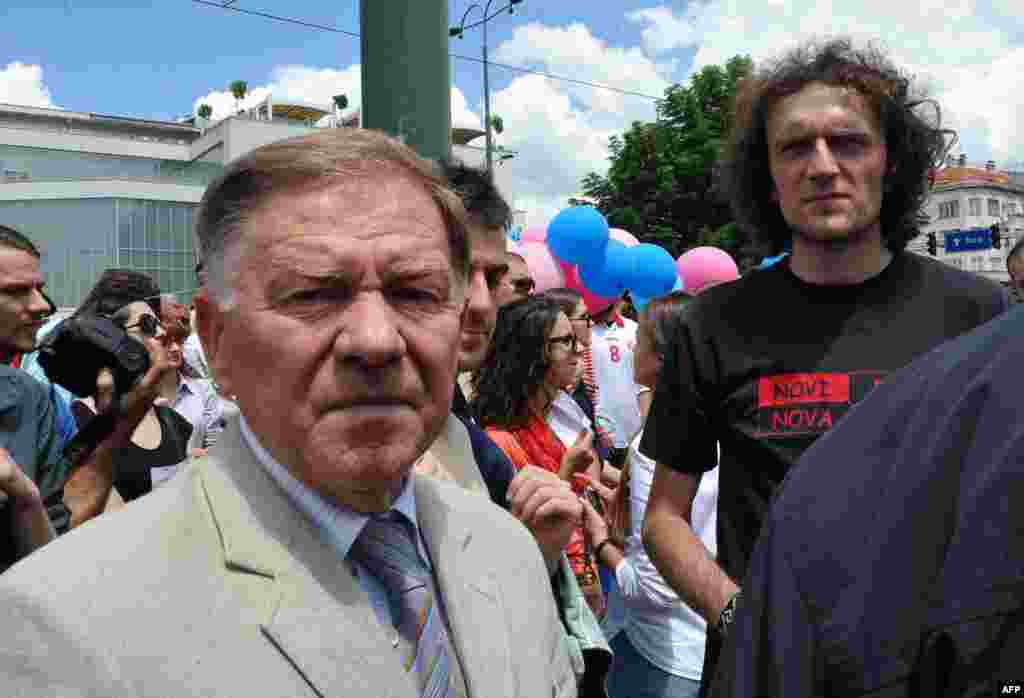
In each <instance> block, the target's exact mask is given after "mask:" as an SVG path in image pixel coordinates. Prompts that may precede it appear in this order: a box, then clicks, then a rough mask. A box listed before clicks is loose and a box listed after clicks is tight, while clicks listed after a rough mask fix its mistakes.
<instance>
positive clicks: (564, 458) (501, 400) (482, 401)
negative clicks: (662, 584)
mask: <svg viewBox="0 0 1024 698" xmlns="http://www.w3.org/2000/svg"><path fill="white" fill-rule="evenodd" d="M581 361H582V347H581V345H580V344H579V342H578V341H577V339H576V335H575V333H574V332H573V329H572V324H571V323H570V322H569V318H568V317H567V316H566V314H565V313H564V312H562V310H561V309H560V308H559V306H558V304H557V303H555V302H554V301H552V300H550V299H548V298H544V297H541V296H531V297H530V298H527V299H525V300H517V301H513V302H512V303H509V304H508V305H505V306H503V307H502V308H501V309H500V310H499V311H498V322H497V329H496V331H495V334H494V339H493V341H492V342H491V346H490V349H489V350H488V352H487V356H486V357H485V358H484V362H483V365H482V366H481V367H480V370H479V371H477V373H476V375H475V376H474V377H473V388H474V394H475V397H474V398H473V402H472V407H473V410H474V412H475V413H476V417H477V420H478V421H479V422H480V424H481V426H483V427H484V429H485V430H486V431H487V433H488V435H489V436H490V437H491V438H492V439H493V440H494V442H495V443H496V444H498V446H499V447H500V448H501V449H502V450H503V451H504V452H505V454H506V455H508V457H509V460H511V461H512V464H513V465H514V466H515V467H516V469H517V470H520V469H522V468H524V467H526V466H527V465H534V466H537V467H541V468H544V469H545V470H548V471H550V472H553V473H556V474H557V475H558V476H559V477H560V478H562V479H563V480H565V481H566V482H568V483H570V485H571V486H572V487H573V489H574V491H576V492H577V494H581V495H582V494H583V485H582V484H579V483H577V481H576V478H575V475H577V474H579V473H583V472H590V473H591V474H592V475H594V476H595V477H599V476H600V460H599V459H598V458H597V457H596V454H595V453H594V449H593V433H592V432H590V431H589V430H583V431H581V432H580V433H579V434H578V435H577V438H576V439H575V441H574V442H573V443H572V444H571V445H569V446H566V445H565V444H564V443H563V442H562V441H561V440H560V439H559V438H558V436H557V435H556V434H555V432H554V431H553V430H552V428H551V427H550V426H549V425H548V423H547V421H546V420H547V417H548V414H549V413H550V410H551V408H552V405H553V404H554V402H555V399H556V398H557V397H558V396H559V395H560V394H562V393H563V391H564V388H565V386H567V385H570V384H571V383H573V382H574V381H575V380H576V379H577V377H578V375H579V370H580V362H581ZM566 554H567V556H568V557H569V562H570V564H571V565H572V568H573V572H575V574H576V578H577V580H578V581H579V582H580V587H581V588H582V589H583V592H584V594H585V596H586V598H587V602H588V604H590V606H591V608H592V609H593V610H594V613H595V614H596V615H598V616H600V615H601V613H602V612H603V599H602V596H601V587H600V584H599V583H598V575H597V567H596V566H595V564H594V561H593V556H592V555H591V554H590V551H589V550H588V549H587V547H586V544H585V541H584V538H583V529H582V526H581V527H578V528H577V530H576V531H575V532H574V533H573V535H572V537H571V538H570V540H569V545H568V547H567V549H566Z"/></svg>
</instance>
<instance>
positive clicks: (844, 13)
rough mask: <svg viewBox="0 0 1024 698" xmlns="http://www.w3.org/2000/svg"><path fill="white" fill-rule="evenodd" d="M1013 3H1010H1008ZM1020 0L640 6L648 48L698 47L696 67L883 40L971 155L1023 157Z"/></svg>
mask: <svg viewBox="0 0 1024 698" xmlns="http://www.w3.org/2000/svg"><path fill="white" fill-rule="evenodd" d="M1011 4H1012V5H1011ZM1017 5H1018V3H1016V2H1014V0H994V2H993V0H986V1H985V2H981V1H979V0H918V1H917V2H892V1H891V0H864V2H859V3H849V2H845V1H841V0H694V1H693V2H691V3H689V5H688V6H687V9H686V11H685V12H684V13H679V12H673V11H672V10H671V9H670V8H669V7H667V6H664V5H662V6H656V7H651V8H648V9H645V10H641V11H639V12H635V13H633V14H632V15H631V16H630V19H632V20H634V21H637V22H640V23H641V24H644V25H645V29H644V31H643V34H642V36H643V39H644V45H645V47H647V48H648V50H650V51H655V50H665V49H668V48H670V47H671V48H679V47H691V48H696V54H695V56H694V60H693V65H692V66H691V71H693V70H699V69H700V68H701V67H703V66H705V65H709V64H723V63H725V62H726V61H727V60H728V59H729V58H731V57H732V56H734V55H737V54H746V55H750V56H751V57H752V58H753V59H754V60H755V62H757V61H764V60H766V59H772V58H775V57H778V56H780V55H781V54H782V53H784V52H785V51H786V50H787V49H790V48H792V47H794V46H796V45H798V44H800V43H802V42H804V41H806V40H808V39H810V38H825V37H828V36H836V35H847V36H851V37H853V38H854V39H855V40H856V41H858V43H861V44H863V43H865V42H867V41H875V42H877V43H878V44H879V45H880V46H881V47H882V48H883V49H884V50H886V51H887V52H888V53H889V55H890V56H891V58H892V59H893V60H894V61H895V62H896V63H897V65H899V66H901V67H902V68H904V69H905V70H906V71H908V72H909V73H911V74H913V75H915V76H916V77H917V78H918V80H920V81H921V82H922V83H924V84H926V85H928V86H929V88H930V91H931V93H932V96H934V97H935V98H937V100H938V101H939V103H940V105H941V106H942V107H943V115H944V117H945V118H944V121H945V122H946V125H949V126H952V127H954V128H957V129H958V130H960V131H961V134H960V140H961V142H962V143H963V144H964V147H965V150H967V151H968V159H969V160H970V161H972V162H977V161H984V160H986V159H988V158H989V157H995V158H996V159H997V160H1005V159H1007V158H1009V159H1012V160H1017V161H1022V160H1024V143H1022V138H1024V135H1022V132H1021V130H1020V129H1019V126H1018V125H1019V124H1020V123H1022V122H1021V117H1022V115H1024V113H1022V112H1024V106H1022V105H1024V94H1022V91H1021V89H1020V85H1021V84H1022V83H1021V79H1020V75H1021V70H1022V68H1024V59H1022V58H1021V51H1022V50H1024V46H1021V44H1020V41H1021V38H1022V37H1024V19H1022V16H1021V14H1020V13H1019V12H1018V11H1017Z"/></svg>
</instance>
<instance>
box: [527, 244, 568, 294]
mask: <svg viewBox="0 0 1024 698" xmlns="http://www.w3.org/2000/svg"><path fill="white" fill-rule="evenodd" d="M518 253H519V254H520V255H521V256H522V258H523V259H525V260H526V268H527V269H529V270H530V276H531V277H533V283H534V284H536V289H535V290H536V292H537V293H541V292H543V291H547V290H550V289H552V288H562V287H563V286H565V273H564V272H563V271H562V267H561V266H560V265H559V263H558V260H556V259H555V257H554V255H552V254H551V250H549V249H548V246H547V245H546V244H544V243H543V242H536V241H534V242H520V243H519V250H518Z"/></svg>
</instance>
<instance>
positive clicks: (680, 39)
mask: <svg viewBox="0 0 1024 698" xmlns="http://www.w3.org/2000/svg"><path fill="white" fill-rule="evenodd" d="M689 8H690V9H689V14H690V16H689V17H686V18H683V17H676V16H675V14H674V13H673V12H672V10H671V9H669V8H668V7H651V8H648V9H645V10H637V11H635V12H631V13H630V14H628V15H626V17H627V18H628V19H629V20H630V21H632V22H636V23H637V24H642V25H644V29H643V31H642V32H641V33H640V38H641V40H642V41H643V44H644V49H645V50H646V51H647V52H648V53H650V54H657V53H664V52H666V51H671V50H673V49H677V48H685V47H688V46H693V45H694V44H696V43H697V40H698V38H699V37H698V35H697V33H696V27H695V26H694V22H693V21H692V20H693V15H694V13H695V12H697V11H699V8H700V6H699V5H698V4H696V3H694V4H691V5H689Z"/></svg>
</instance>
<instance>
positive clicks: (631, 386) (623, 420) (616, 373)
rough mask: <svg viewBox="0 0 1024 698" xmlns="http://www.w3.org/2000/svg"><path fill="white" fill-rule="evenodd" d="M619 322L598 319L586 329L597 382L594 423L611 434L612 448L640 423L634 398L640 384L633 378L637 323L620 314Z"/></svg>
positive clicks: (626, 440)
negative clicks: (598, 321) (599, 320)
mask: <svg viewBox="0 0 1024 698" xmlns="http://www.w3.org/2000/svg"><path fill="white" fill-rule="evenodd" d="M621 323H622V324H621V325H620V324H619V323H618V322H615V321H613V322H611V323H609V324H605V323H599V324H597V325H594V327H593V328H592V329H591V331H590V336H591V344H590V352H591V356H592V360H593V363H594V382H595V383H597V405H595V406H594V414H595V417H596V420H597V423H598V427H600V428H602V429H604V430H605V431H606V432H607V433H608V434H609V435H610V436H611V438H612V444H613V445H614V446H615V448H625V447H626V446H628V445H629V442H630V440H631V439H632V438H633V437H634V436H635V435H636V433H637V432H638V431H639V430H640V427H641V425H642V424H643V418H642V417H641V416H640V405H639V403H638V402H637V395H639V394H640V386H639V385H637V384H636V383H634V382H633V350H634V349H635V348H636V327H637V326H636V323H635V322H633V321H632V320H630V319H629V318H621Z"/></svg>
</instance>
